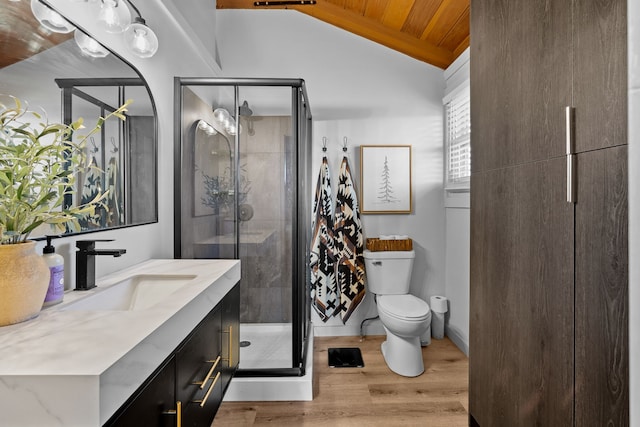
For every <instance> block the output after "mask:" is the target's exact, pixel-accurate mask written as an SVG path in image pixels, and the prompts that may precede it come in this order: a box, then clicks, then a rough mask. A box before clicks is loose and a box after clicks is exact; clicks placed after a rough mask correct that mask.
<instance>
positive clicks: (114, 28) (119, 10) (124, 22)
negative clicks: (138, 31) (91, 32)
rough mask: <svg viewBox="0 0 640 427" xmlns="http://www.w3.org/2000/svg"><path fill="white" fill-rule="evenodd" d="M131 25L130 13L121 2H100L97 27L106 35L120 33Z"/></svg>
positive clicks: (109, 0)
mask: <svg viewBox="0 0 640 427" xmlns="http://www.w3.org/2000/svg"><path fill="white" fill-rule="evenodd" d="M130 24H131V12H130V11H129V8H128V7H127V5H126V4H125V3H124V2H123V1H118V0H102V5H101V7H100V13H99V14H98V25H99V26H100V27H102V29H103V30H105V31H106V32H107V33H122V32H123V31H125V30H126V29H127V28H129V25H130Z"/></svg>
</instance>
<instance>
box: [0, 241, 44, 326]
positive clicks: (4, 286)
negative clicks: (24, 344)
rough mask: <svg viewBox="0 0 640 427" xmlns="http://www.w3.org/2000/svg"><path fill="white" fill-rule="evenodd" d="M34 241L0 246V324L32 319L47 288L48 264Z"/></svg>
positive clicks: (40, 307)
mask: <svg viewBox="0 0 640 427" xmlns="http://www.w3.org/2000/svg"><path fill="white" fill-rule="evenodd" d="M35 249H36V242H25V243H18V244H14V245H0V265H1V266H2V270H0V326H6V325H12V324H14V323H19V322H24V321H25V320H29V319H33V318H34V317H36V316H37V315H38V314H39V313H40V309H42V303H43V302H44V298H45V296H46V295H47V288H48V287H49V267H47V264H46V263H45V262H44V259H42V257H41V256H40V255H38V254H37V253H36V251H35Z"/></svg>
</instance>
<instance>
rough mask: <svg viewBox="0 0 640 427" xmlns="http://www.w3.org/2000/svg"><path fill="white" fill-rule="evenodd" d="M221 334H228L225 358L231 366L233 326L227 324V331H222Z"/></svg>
mask: <svg viewBox="0 0 640 427" xmlns="http://www.w3.org/2000/svg"><path fill="white" fill-rule="evenodd" d="M222 333H223V334H229V357H226V358H225V359H224V360H226V361H227V362H228V363H229V367H231V366H233V326H231V325H229V330H228V331H223V332H222Z"/></svg>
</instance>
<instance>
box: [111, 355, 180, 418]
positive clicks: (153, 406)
mask: <svg viewBox="0 0 640 427" xmlns="http://www.w3.org/2000/svg"><path fill="white" fill-rule="evenodd" d="M175 369H176V360H175V357H173V356H172V357H170V358H169V359H168V360H167V361H165V363H163V364H162V366H161V367H160V368H159V369H158V370H157V371H156V372H155V373H154V374H153V375H152V376H151V377H150V378H149V380H148V381H147V383H146V384H145V385H144V387H141V388H140V389H138V391H136V393H134V395H133V396H131V399H130V400H129V402H128V403H126V404H125V407H126V410H122V411H120V412H119V413H118V414H116V415H115V416H114V417H113V418H112V419H111V420H109V421H108V422H107V424H106V425H109V426H118V427H139V426H141V425H143V424H141V423H144V425H145V426H149V427H153V426H158V427H172V426H175V425H176V424H177V417H178V416H179V415H180V414H179V412H180V410H179V409H178V407H177V401H176V398H175V396H176V395H175V382H176V373H175Z"/></svg>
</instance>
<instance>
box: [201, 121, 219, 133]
mask: <svg viewBox="0 0 640 427" xmlns="http://www.w3.org/2000/svg"><path fill="white" fill-rule="evenodd" d="M198 129H200V130H201V131H203V132H204V133H205V134H207V136H213V135H215V134H216V133H218V132H216V130H215V129H214V127H213V126H211V125H210V124H209V123H207V122H205V121H204V120H198Z"/></svg>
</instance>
